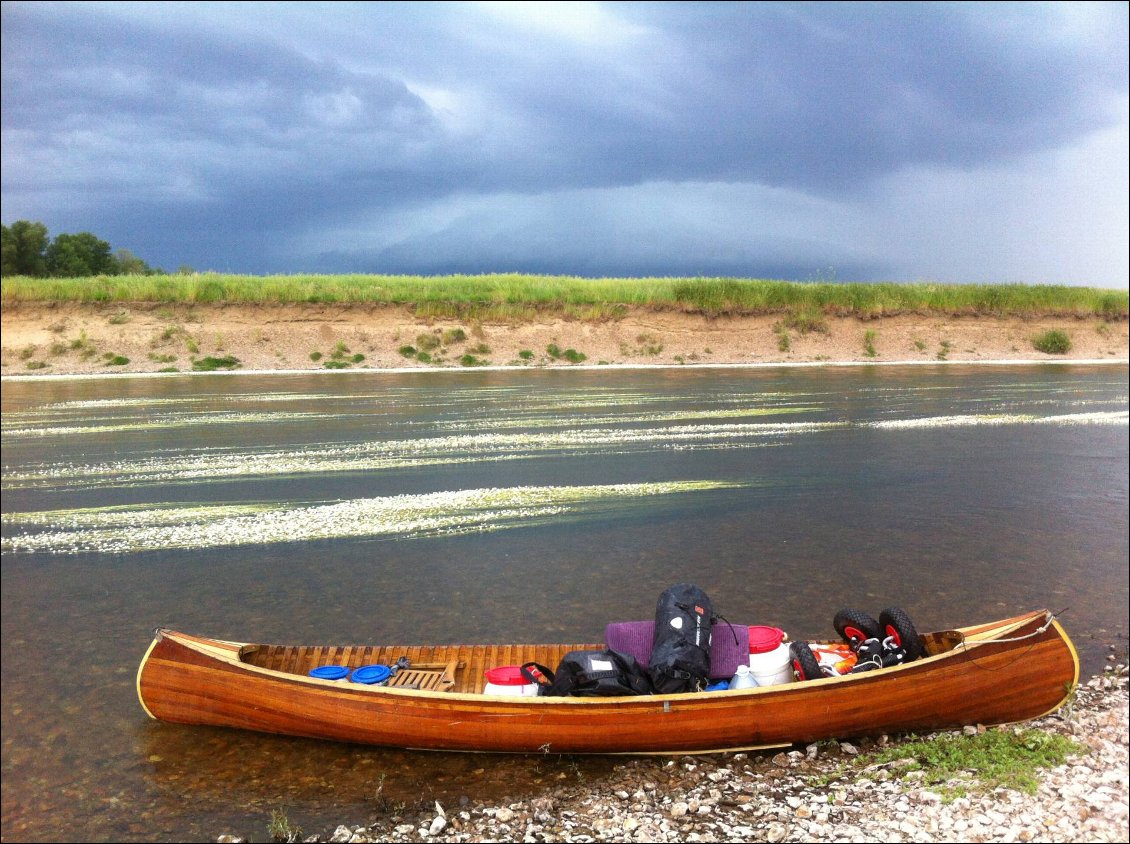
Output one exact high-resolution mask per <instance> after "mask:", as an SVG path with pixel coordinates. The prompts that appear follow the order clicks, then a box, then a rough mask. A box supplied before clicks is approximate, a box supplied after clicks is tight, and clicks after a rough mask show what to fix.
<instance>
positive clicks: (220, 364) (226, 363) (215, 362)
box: [192, 355, 240, 372]
mask: <svg viewBox="0 0 1130 844" xmlns="http://www.w3.org/2000/svg"><path fill="white" fill-rule="evenodd" d="M239 365H240V364H239V358H237V357H233V356H232V355H226V356H224V357H222V358H216V357H211V356H209V357H206V358H200V360H194V361H193V362H192V368H193V370H194V371H196V372H214V371H216V370H217V369H237V368H239Z"/></svg>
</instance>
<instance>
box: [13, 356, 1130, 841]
mask: <svg viewBox="0 0 1130 844" xmlns="http://www.w3.org/2000/svg"><path fill="white" fill-rule="evenodd" d="M1127 393H1128V390H1127V368H1126V367H1125V366H1009V367H984V366H969V367H959V366H944V367H943V366H939V367H930V366H927V367H921V366H918V367H853V368H847V369H831V368H828V369H821V368H817V369H789V368H777V369H720V370H718V369H716V370H708V369H667V370H648V371H634V372H628V371H611V370H606V371H535V372H517V373H515V372H473V373H472V372H449V373H439V372H421V373H406V374H374V373H334V374H327V375H320V376H319V375H310V374H303V375H263V376H257V375H237V376H225V375H217V376H195V377H188V376H179V377H169V378H120V379H119V378H113V379H57V380H36V381H30V380H28V381H20V380H6V381H4V383H3V518H4V521H3V533H2V538H3V555H2V557H0V561H2V586H3V589H2V608H3V616H2V629H3V643H2V646H0V647H2V654H3V678H2V691H3V695H2V697H3V706H2V727H3V746H2V751H3V752H2V770H3V830H2V832H3V839H4V840H13V841H14V840H43V841H47V840H60V839H61V840H67V841H69V840H134V841H142V840H183V839H184V838H185V837H186V836H187V837H188V838H190V839H193V840H208V839H212V838H214V836H215V835H216V834H218V833H219V832H221V831H225V830H229V831H234V832H238V833H241V834H244V835H249V836H252V837H253V838H257V839H259V840H263V839H266V838H267V835H266V825H267V823H268V822H269V820H270V818H271V813H272V811H273V810H282V811H285V812H286V813H287V816H288V817H289V818H290V819H291V821H293V822H294V823H296V824H298V825H300V826H302V827H304V828H305V829H307V830H308V831H317V830H323V831H324V830H325V829H326V828H327V827H328V826H329V825H330V824H332V823H334V822H336V821H338V820H340V819H343V818H356V819H357V820H358V821H360V820H363V819H364V818H366V817H367V816H368V815H369V814H370V813H371V812H372V811H374V809H375V808H376V807H377V806H378V805H379V804H380V803H381V801H391V802H405V803H415V802H417V801H419V800H422V799H427V800H436V799H438V800H439V801H440V802H441V803H443V804H444V805H445V806H448V807H454V806H457V805H458V803H459V800H460V798H465V799H470V800H485V799H497V798H499V797H501V796H503V795H507V794H510V795H515V796H518V795H531V794H536V793H537V792H538V791H539V790H540V789H544V788H546V787H548V786H549V785H551V784H556V783H559V782H562V781H570V780H572V781H575V780H577V779H581V778H584V779H589V780H592V779H594V778H595V779H599V778H601V777H604V776H606V775H607V773H608V772H609V771H610V770H611V768H612V764H613V762H611V761H609V760H605V759H600V758H584V759H582V758H570V757H565V758H559V757H520V756H483V755H477V754H446V753H420V752H409V751H401V750H390V749H381V748H366V747H356V746H351V745H337V744H332V743H326V742H315V741H308V740H303V739H292V738H286V737H276V736H267V735H258V734H252V733H244V732H239V731H233V730H220V729H210V728H190V727H178V726H174V725H167V724H161V723H157V722H153V721H151V720H149V719H148V718H146V717H145V715H144V713H143V712H142V710H141V708H140V706H139V705H138V703H137V700H136V695H135V690H134V684H135V672H136V669H137V665H138V662H139V660H140V659H141V656H142V655H143V653H144V651H145V648H146V647H147V645H148V643H149V640H150V634H151V631H152V629H153V628H154V627H156V626H158V625H164V626H171V627H175V628H179V629H183V630H186V631H190V632H196V633H200V634H203V635H209V636H215V637H218V638H225V639H235V640H243V641H268V642H288V643H311V644H313V643H336V642H347V641H348V642H365V641H400V642H404V643H413V642H457V641H467V642H487V641H562V640H565V641H591V640H594V639H599V638H601V635H602V631H603V627H604V624H605V623H607V622H608V621H612V620H623V619H632V618H648V617H650V616H651V615H652V613H653V611H654V603H655V598H656V597H657V596H658V593H659V592H660V591H661V590H662V589H663V588H664V587H665V586H667V585H669V584H670V583H674V582H679V581H687V580H689V581H693V582H696V583H698V584H699V585H700V586H702V587H703V588H704V589H705V590H706V591H707V592H708V593H709V594H710V595H711V597H712V598H713V599H714V603H715V605H716V607H717V608H718V610H719V611H721V612H722V613H723V614H724V615H726V616H727V617H728V618H729V619H731V620H734V621H739V622H745V623H760V624H776V625H778V626H781V627H783V628H785V629H786V630H787V631H788V632H789V633H790V634H791V635H792V636H793V638H815V637H819V636H829V635H832V631H831V618H832V616H833V614H834V613H835V612H836V610H837V609H839V608H840V607H842V606H854V607H858V608H860V609H863V610H866V611H868V612H871V613H873V614H877V613H878V612H879V610H880V609H882V608H883V607H885V606H889V605H898V606H902V607H903V608H905V609H906V610H907V611H908V612H909V613H910V615H911V616H912V618H913V619H914V621H915V622H916V624H917V625H918V626H919V627H920V628H922V629H935V628H944V627H951V626H957V625H961V624H967V623H974V622H978V621H985V620H989V619H992V618H997V617H1000V616H1002V615H1006V614H1011V613H1015V612H1019V611H1022V610H1026V609H1031V608H1036V607H1048V608H1051V609H1054V610H1060V609H1064V608H1068V611H1067V613H1066V614H1065V615H1064V616H1063V623H1064V625H1065V627H1066V628H1067V630H1068V632H1069V633H1070V634H1071V635H1072V636H1073V638H1074V641H1075V643H1076V645H1077V647H1078V649H1079V652H1080V656H1081V660H1082V664H1083V670H1084V672H1085V673H1094V672H1097V671H1101V670H1102V667H1103V666H1104V664H1105V657H1106V655H1107V653H1108V652H1109V651H1108V647H1109V645H1110V644H1111V643H1114V644H1116V645H1119V646H1120V647H1122V648H1124V647H1125V637H1126V633H1127V600H1128V598H1127V596H1128V588H1127V570H1126V565H1125V561H1126V559H1127V553H1128V543H1127V476H1128V471H1127V466H1128V459H1127Z"/></svg>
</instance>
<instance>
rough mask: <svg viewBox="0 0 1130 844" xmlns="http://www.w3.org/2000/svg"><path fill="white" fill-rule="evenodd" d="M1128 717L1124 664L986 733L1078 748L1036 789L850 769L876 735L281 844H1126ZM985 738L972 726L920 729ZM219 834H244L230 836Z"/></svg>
mask: <svg viewBox="0 0 1130 844" xmlns="http://www.w3.org/2000/svg"><path fill="white" fill-rule="evenodd" d="M1110 649H1111V651H1112V652H1114V651H1115V649H1116V646H1115V645H1111V646H1110ZM1118 650H1119V651H1123V652H1124V651H1125V647H1124V646H1121V647H1119V648H1118ZM1110 659H1113V653H1112V656H1111V657H1110ZM1121 659H1122V660H1124V659H1125V655H1124V654H1123V656H1122V657H1121ZM1128 712H1130V692H1128V688H1127V667H1126V665H1125V663H1124V662H1120V663H1119V664H1117V665H1112V666H1111V667H1110V668H1108V669H1107V670H1106V671H1105V672H1104V673H1103V674H1100V675H1096V676H1094V677H1092V678H1091V679H1089V680H1087V681H1085V682H1081V683H1080V685H1079V687H1078V690H1077V693H1076V696H1075V699H1074V700H1073V701H1072V702H1071V703H1069V704H1065V705H1064V706H1063V707H1061V708H1060V709H1058V710H1057V711H1056V712H1053V713H1050V714H1048V715H1045V716H1043V717H1041V718H1037V719H1034V720H1032V721H1028V722H1023V723H1022V724H1018V725H1007V726H1003V727H998V728H994V729H1001V730H1008V729H1013V728H1014V727H1016V728H1030V729H1034V730H1038V731H1041V732H1044V733H1047V734H1049V735H1050V734H1058V735H1062V736H1066V737H1068V738H1070V739H1071V740H1073V741H1075V742H1076V743H1077V744H1079V745H1080V746H1081V747H1082V748H1083V750H1082V751H1081V752H1080V753H1079V754H1077V755H1075V756H1072V757H1070V758H1069V759H1068V760H1067V762H1066V763H1065V764H1062V765H1059V766H1057V767H1054V768H1050V769H1039V770H1037V771H1036V779H1037V782H1038V786H1037V788H1036V789H1035V793H1033V794H1028V793H1025V792H1020V791H1016V790H1013V789H1009V788H1005V787H996V788H983V789H982V788H979V787H978V786H977V784H976V780H975V779H974V778H972V777H970V778H959V779H958V780H956V781H951V784H952V786H953V787H954V791H953V792H949V793H947V787H946V785H941V786H930V785H925V784H923V782H922V779H923V775H922V773H921V772H915V771H913V770H910V769H911V767H912V766H909V765H907V764H903V762H902V761H900V760H899V759H896V760H895V761H893V762H884V763H877V764H869V765H866V766H865V767H860V766H858V765H854V764H853V763H854V760H855V759H856V758H857V757H859V756H860V755H861V754H867V753H871V752H874V751H876V750H878V749H880V748H891V747H896V748H897V747H899V746H900V745H904V744H907V743H909V741H910V740H911V739H912V738H913V737H906V736H896V737H887V736H880V737H879V738H877V739H864V740H861V741H856V742H845V741H829V742H818V743H815V744H811V745H808V746H807V747H804V746H801V745H795V746H793V747H792V748H791V749H789V750H783V751H779V752H778V751H772V750H769V751H754V752H744V753H733V754H709V755H703V756H673V757H640V758H632V759H627V760H625V761H623V762H620V763H617V765H616V766H615V768H614V769H613V770H612V772H611V773H610V774H608V775H607V776H605V777H602V778H600V780H599V781H595V782H591V783H590V782H585V781H584V780H583V778H582V777H580V776H579V775H578V776H577V778H576V779H577V781H576V782H564V783H560V784H557V785H551V786H548V787H547V788H545V789H544V790H543V791H541V792H540V793H537V794H530V795H525V796H522V797H518V798H509V797H507V798H503V799H502V800H494V801H486V802H479V801H475V800H474V799H473V798H471V797H468V796H466V795H464V796H463V797H462V798H460V799H459V800H458V801H456V802H455V803H453V804H452V805H448V806H443V805H441V803H440V802H438V801H434V800H433V799H432V798H431V797H430V796H427V797H425V796H421V798H420V800H419V801H418V802H417V804H416V805H413V806H402V805H397V804H391V805H390V804H387V803H382V801H380V800H379V799H378V800H377V801H376V803H377V807H376V810H375V811H374V812H373V813H372V814H371V815H370V817H369V818H368V819H367V820H366V821H365V822H364V823H357V822H353V823H338V824H336V826H335V827H334V828H333V830H332V831H324V832H317V833H314V834H307V835H305V836H304V837H301V838H294V839H292V840H303V841H310V842H316V841H330V842H377V841H388V842H401V841H404V842H407V841H417V842H418V841H436V842H440V841H444V842H481V841H546V842H550V841H557V842H594V841H641V842H660V841H679V842H682V841H687V842H697V841H743V840H745V841H769V842H774V843H775V842H793V841H836V842H848V841H861V840H868V841H899V842H901V841H971V842H980V841H1001V842H1012V841H1064V842H1069V841H1125V840H1126V838H1127V831H1128V820H1127V816H1128V803H1130V786H1128V781H1127V776H1126V771H1127V765H1128V760H1130V739H1128V728H1130V715H1128ZM983 732H985V728H984V727H981V726H979V725H970V726H967V727H965V728H964V729H963V730H959V731H950V732H949V733H935V734H931V735H934V736H941V735H964V736H975V735H978V734H980V733H983ZM966 788H968V791H966ZM378 794H379V790H378ZM954 794H958V795H960V796H956V797H954V796H953V795H954ZM449 802H450V801H449ZM284 818H285V815H284ZM263 823H265V820H264V821H263ZM288 823H289V822H288ZM249 825H250V824H249ZM259 827H260V828H261V827H262V823H261V824H259ZM216 840H218V841H221V842H238V841H247V840H253V838H242V837H240V835H238V834H233V833H231V832H228V833H225V834H222V835H220V836H219V837H218V838H217V839H216ZM276 840H282V839H281V838H276Z"/></svg>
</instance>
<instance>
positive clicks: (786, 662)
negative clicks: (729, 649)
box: [749, 642, 793, 686]
mask: <svg viewBox="0 0 1130 844" xmlns="http://www.w3.org/2000/svg"><path fill="white" fill-rule="evenodd" d="M749 670H750V672H751V673H752V674H753V678H754V679H755V680H757V685H759V686H776V685H779V684H781V683H791V682H792V681H793V664H792V657H791V655H790V654H789V646H788V643H787V642H781V644H779V645H778V646H777V647H776V648H774V649H773V650H771V651H766V652H765V653H756V654H750V655H749Z"/></svg>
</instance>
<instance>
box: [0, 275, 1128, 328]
mask: <svg viewBox="0 0 1130 844" xmlns="http://www.w3.org/2000/svg"><path fill="white" fill-rule="evenodd" d="M2 299H3V303H4V304H5V305H8V304H12V303H19V302H25V303H30V302H37V303H43V302H75V303H163V304H220V303H232V304H274V305H285V304H339V303H340V304H370V305H397V306H410V307H411V308H412V309H413V310H414V311H415V314H416V315H417V316H419V317H425V318H440V317H458V318H464V319H477V320H481V321H489V320H507V321H522V320H523V319H531V318H534V317H535V316H537V315H539V314H544V313H546V312H550V313H556V314H561V315H564V316H567V317H571V318H575V319H577V318H579V319H589V320H604V319H615V318H618V317H619V316H622V315H623V314H624V313H625V312H626V310H627V309H628V308H637V309H646V310H652V311H657V312H663V311H676V312H682V313H692V314H702V315H705V316H711V317H713V316H723V315H727V316H750V315H759V314H793V315H795V316H796V317H798V318H802V319H807V320H811V321H819V320H820V319H822V318H824V317H826V316H836V317H852V316H853V317H857V318H863V319H873V318H877V317H883V316H892V315H898V314H907V313H913V314H936V315H945V316H993V317H1024V318H1032V317H1040V316H1076V317H1101V318H1106V319H1125V318H1126V317H1127V316H1128V314H1130V298H1128V294H1127V291H1124V290H1123V291H1120V290H1104V289H1099V288H1091V287H1067V286H1048V285H1036V286H1030V285H1023V284H1004V285H974V284H967V285H953V284H889V283H876V284H835V283H799V282H786V281H767V280H759V279H736V278H601V279H588V278H578V277H575V276H539V275H522V274H495V275H476V276H469V275H449V276H387V275H272V276H245V275H224V274H218V273H200V274H192V275H121V276H97V277H94V278H47V279H41V278H26V277H13V278H4V279H3V282H2Z"/></svg>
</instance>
